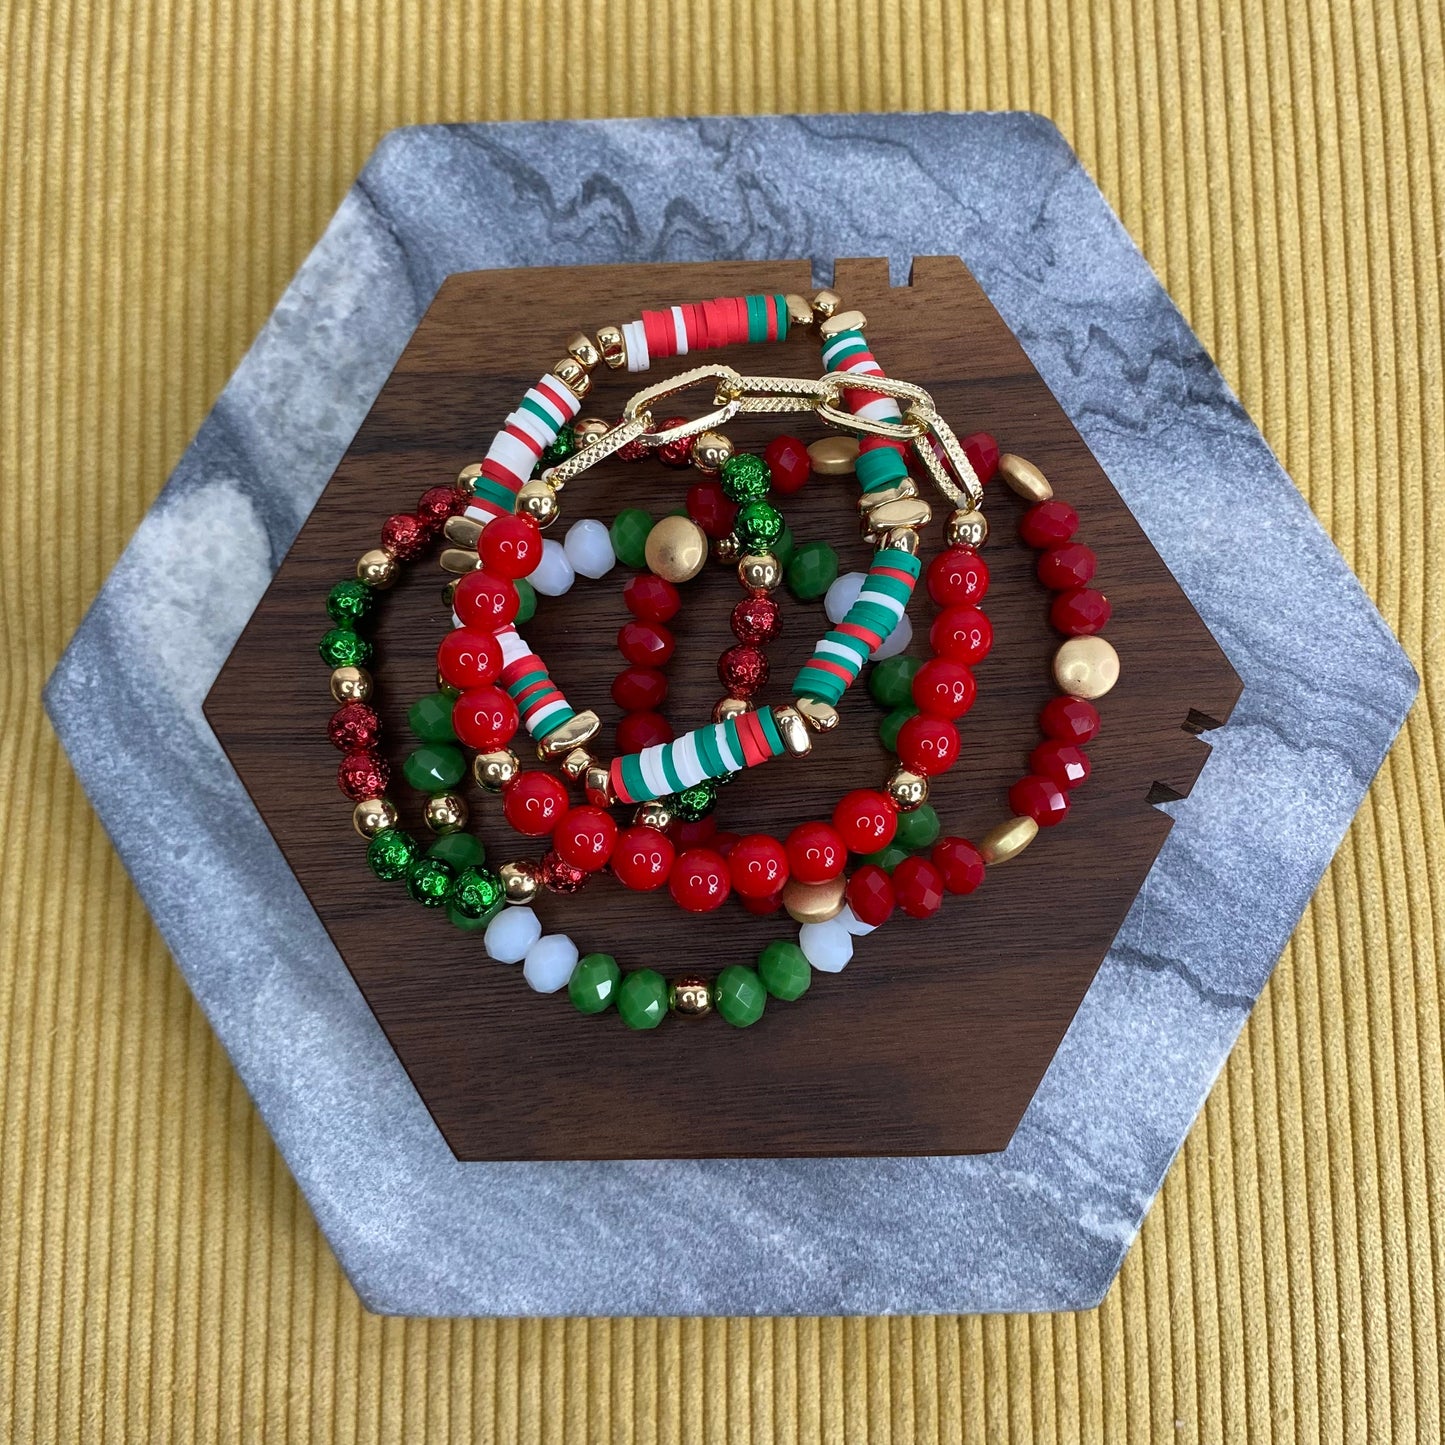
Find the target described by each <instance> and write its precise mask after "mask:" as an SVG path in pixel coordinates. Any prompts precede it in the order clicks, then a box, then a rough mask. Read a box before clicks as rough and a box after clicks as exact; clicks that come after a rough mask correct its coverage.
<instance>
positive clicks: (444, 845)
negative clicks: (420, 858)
mask: <svg viewBox="0 0 1445 1445" xmlns="http://www.w3.org/2000/svg"><path fill="white" fill-rule="evenodd" d="M426 855H427V857H428V858H440V859H441V860H442V862H443V863H450V864H451V865H452V867H453V868H455V869H456V870H457V872H458V873H460V872H461V870H462V869H463V868H476V867H479V866H480V865H481V864H483V863H485V862H486V861H487V850H486V849H485V848H483V847H482V840H481V839H480V838H473V837H472V835H471V834H470V833H448V834H446V836H445V837H442V838H438V839H437V840H436V842H435V843H433V844H432V845H431V847H430V848H428V849H427V850H426Z"/></svg>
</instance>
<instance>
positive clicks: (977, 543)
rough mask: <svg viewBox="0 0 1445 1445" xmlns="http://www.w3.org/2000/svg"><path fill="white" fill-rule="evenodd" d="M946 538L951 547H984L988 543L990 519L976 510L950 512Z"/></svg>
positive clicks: (945, 533) (945, 531)
mask: <svg viewBox="0 0 1445 1445" xmlns="http://www.w3.org/2000/svg"><path fill="white" fill-rule="evenodd" d="M944 537H945V539H946V540H947V542H948V545H949V546H950V547H982V546H983V544H984V543H985V542H987V541H988V518H987V517H985V516H984V514H983V513H982V512H980V511H978V510H976V509H975V510H970V511H967V512H962V511H959V512H950V513H949V516H948V525H947V527H946V528H945V529H944Z"/></svg>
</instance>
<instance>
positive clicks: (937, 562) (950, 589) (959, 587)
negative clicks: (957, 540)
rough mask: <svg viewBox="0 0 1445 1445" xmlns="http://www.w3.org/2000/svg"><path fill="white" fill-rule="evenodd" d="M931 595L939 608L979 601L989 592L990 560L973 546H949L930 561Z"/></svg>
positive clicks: (929, 582) (929, 589) (929, 580)
mask: <svg viewBox="0 0 1445 1445" xmlns="http://www.w3.org/2000/svg"><path fill="white" fill-rule="evenodd" d="M927 580H928V595H929V596H930V597H931V598H933V600H934V601H935V602H936V603H938V605H939V606H940V607H951V606H953V605H954V604H955V603H959V602H978V601H980V600H982V598H983V595H984V593H985V592H987V591H988V563H987V562H985V561H984V560H983V558H982V557H980V556H979V555H978V553H977V552H975V551H974V550H973V548H972V547H950V548H949V549H948V551H946V552H940V553H939V554H938V556H936V557H935V558H934V559H933V561H931V562H930V563H929V564H928V574H927Z"/></svg>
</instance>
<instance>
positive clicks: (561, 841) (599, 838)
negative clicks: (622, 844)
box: [552, 806, 617, 873]
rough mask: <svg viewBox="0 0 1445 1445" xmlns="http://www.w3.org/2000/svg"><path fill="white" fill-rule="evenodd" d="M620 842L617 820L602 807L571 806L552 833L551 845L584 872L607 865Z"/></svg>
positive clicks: (592, 871)
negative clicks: (618, 840) (618, 839)
mask: <svg viewBox="0 0 1445 1445" xmlns="http://www.w3.org/2000/svg"><path fill="white" fill-rule="evenodd" d="M616 843H617V824H616V823H615V822H614V821H613V819H612V814H611V813H608V812H607V811H605V810H604V809H602V808H593V807H590V806H583V807H580V808H572V809H570V810H569V811H568V812H566V813H564V814H563V816H562V821H561V822H560V823H558V824H557V827H556V829H555V831H554V832H553V834H552V846H553V847H554V848H555V849H556V850H557V851H558V853H560V854H561V855H562V857H563V859H564V860H565V861H566V862H568V863H570V864H571V865H572V866H573V867H574V868H580V869H581V870H582V871H583V872H584V873H595V872H596V871H597V870H598V869H599V868H601V867H603V866H605V864H606V863H607V860H608V859H609V858H610V857H611V856H612V849H613V847H614V846H615V845H616Z"/></svg>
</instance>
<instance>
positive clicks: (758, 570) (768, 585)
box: [738, 552, 783, 592]
mask: <svg viewBox="0 0 1445 1445" xmlns="http://www.w3.org/2000/svg"><path fill="white" fill-rule="evenodd" d="M782 580H783V568H782V564H781V563H780V562H779V561H778V559H777V558H776V557H775V556H773V554H772V553H771V552H745V553H744V554H743V555H742V556H741V557H739V558H738V581H739V582H741V583H742V584H743V586H744V587H745V588H746V589H747V590H748V591H749V592H771V591H773V589H774V588H775V587H777V585H778V583H779V582H781V581H782Z"/></svg>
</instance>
